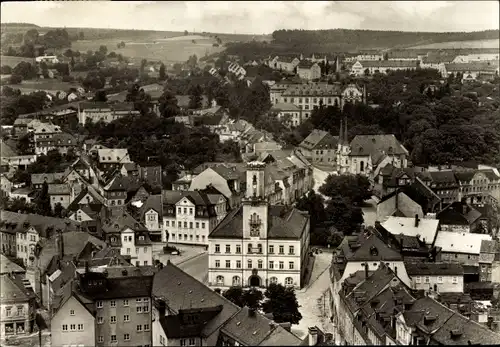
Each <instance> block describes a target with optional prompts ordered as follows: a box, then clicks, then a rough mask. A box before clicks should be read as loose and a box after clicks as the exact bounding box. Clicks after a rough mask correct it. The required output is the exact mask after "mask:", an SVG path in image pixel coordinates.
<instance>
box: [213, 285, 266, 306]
mask: <svg viewBox="0 0 500 347" xmlns="http://www.w3.org/2000/svg"><path fill="white" fill-rule="evenodd" d="M222 296H224V297H225V298H226V299H228V300H230V301H231V302H233V303H234V304H235V305H237V306H239V307H244V306H247V307H250V308H255V309H259V308H260V306H261V304H260V303H261V301H262V299H263V298H264V296H263V295H262V292H261V291H260V290H258V289H255V288H250V289H247V290H243V288H241V287H239V286H238V287H231V288H229V289H227V290H225V291H224V292H223V293H222Z"/></svg>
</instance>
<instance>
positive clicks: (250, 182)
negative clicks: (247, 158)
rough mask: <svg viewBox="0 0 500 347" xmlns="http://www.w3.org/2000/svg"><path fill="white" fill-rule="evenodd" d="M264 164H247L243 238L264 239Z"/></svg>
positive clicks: (265, 214)
mask: <svg viewBox="0 0 500 347" xmlns="http://www.w3.org/2000/svg"><path fill="white" fill-rule="evenodd" d="M265 168H266V164H265V163H263V162H259V161H253V162H249V163H248V164H247V187H246V193H245V197H244V198H243V199H242V205H243V238H244V239H248V238H251V239H254V238H255V239H266V238H267V228H268V202H267V199H266V195H265Z"/></svg>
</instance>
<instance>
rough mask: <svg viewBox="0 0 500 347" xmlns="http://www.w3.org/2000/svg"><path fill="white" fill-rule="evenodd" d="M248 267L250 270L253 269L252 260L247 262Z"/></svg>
mask: <svg viewBox="0 0 500 347" xmlns="http://www.w3.org/2000/svg"><path fill="white" fill-rule="evenodd" d="M247 265H248V268H249V269H251V268H252V259H248V261H247Z"/></svg>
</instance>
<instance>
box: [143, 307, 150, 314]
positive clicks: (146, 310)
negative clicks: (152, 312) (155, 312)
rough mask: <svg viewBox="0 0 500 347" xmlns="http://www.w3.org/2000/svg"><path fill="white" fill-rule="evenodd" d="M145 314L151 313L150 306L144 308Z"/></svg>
mask: <svg viewBox="0 0 500 347" xmlns="http://www.w3.org/2000/svg"><path fill="white" fill-rule="evenodd" d="M143 312H144V313H148V312H149V305H147V306H144V309H143Z"/></svg>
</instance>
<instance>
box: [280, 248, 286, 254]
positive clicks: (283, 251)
mask: <svg viewBox="0 0 500 347" xmlns="http://www.w3.org/2000/svg"><path fill="white" fill-rule="evenodd" d="M280 254H285V246H280Z"/></svg>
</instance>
